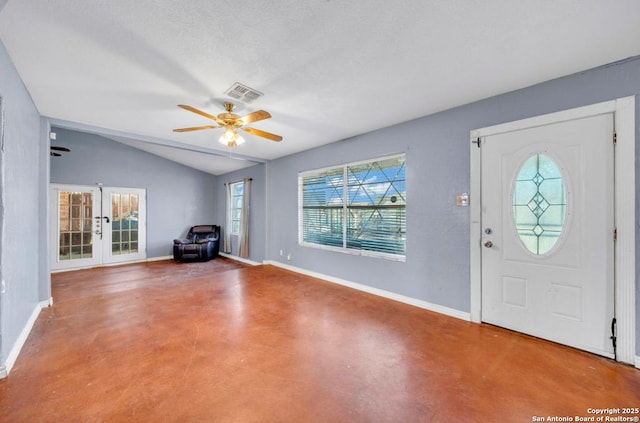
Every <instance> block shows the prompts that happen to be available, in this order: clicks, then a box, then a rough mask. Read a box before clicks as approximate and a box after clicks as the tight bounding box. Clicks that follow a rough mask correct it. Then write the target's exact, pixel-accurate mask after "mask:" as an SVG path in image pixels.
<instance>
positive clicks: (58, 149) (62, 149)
mask: <svg viewBox="0 0 640 423" xmlns="http://www.w3.org/2000/svg"><path fill="white" fill-rule="evenodd" d="M50 148H51V149H52V150H56V151H64V152H65V153H68V152H70V151H71V150H69V149H68V148H67V147H56V146H53V145H52V146H51V147H50Z"/></svg>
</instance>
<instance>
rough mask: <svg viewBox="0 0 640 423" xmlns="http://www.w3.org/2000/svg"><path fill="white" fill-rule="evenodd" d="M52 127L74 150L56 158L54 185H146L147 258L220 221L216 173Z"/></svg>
mask: <svg viewBox="0 0 640 423" xmlns="http://www.w3.org/2000/svg"><path fill="white" fill-rule="evenodd" d="M52 130H53V131H54V132H56V134H57V139H56V141H55V145H59V146H64V147H67V148H70V149H71V152H70V153H65V154H63V155H62V157H56V158H52V160H51V182H52V183H61V184H78V185H95V184H96V183H102V184H103V185H104V186H113V187H127V188H146V190H147V257H149V258H151V257H162V256H167V255H170V254H172V245H173V244H172V241H173V239H174V238H182V237H184V236H185V235H186V233H187V230H188V229H189V227H190V226H193V225H197V224H210V223H215V222H217V221H218V218H217V216H216V209H215V202H214V199H215V191H216V177H215V176H213V175H210V174H208V173H205V172H201V171H199V170H195V169H191V168H189V167H186V166H183V165H181V164H178V163H175V162H172V161H170V160H166V159H164V158H161V157H158V156H155V155H153V154H149V153H146V152H144V151H141V150H137V149H135V148H132V147H129V146H126V145H124V144H120V143H118V142H115V141H112V140H109V139H107V138H104V137H102V136H99V135H93V134H87V133H83V132H77V131H70V130H66V129H60V128H53V129H52Z"/></svg>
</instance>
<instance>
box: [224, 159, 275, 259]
mask: <svg viewBox="0 0 640 423" xmlns="http://www.w3.org/2000/svg"><path fill="white" fill-rule="evenodd" d="M245 178H253V181H252V183H251V207H250V212H249V260H253V261H256V262H259V263H261V262H262V261H264V260H265V258H266V251H265V248H266V239H265V237H266V235H267V232H266V218H267V216H268V215H267V208H266V165H264V164H258V165H255V166H251V167H248V168H245V169H241V170H238V171H235V172H231V173H227V174H225V175H224V176H219V177H218V181H217V189H216V192H217V193H218V196H217V200H216V216H218V217H219V220H218V223H217V224H218V225H220V226H222V231H224V230H225V229H226V228H225V215H226V210H225V208H226V200H225V198H226V196H225V193H226V191H225V187H224V184H225V183H229V182H232V183H233V182H240V181H242V180H244V179H245ZM221 247H222V245H221ZM220 251H222V248H221V249H220ZM231 254H233V255H237V254H238V239H237V237H236V236H232V237H231Z"/></svg>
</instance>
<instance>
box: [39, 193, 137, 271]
mask: <svg viewBox="0 0 640 423" xmlns="http://www.w3.org/2000/svg"><path fill="white" fill-rule="evenodd" d="M50 201H51V207H50V210H51V243H52V246H51V269H52V270H64V269H77V268H85V267H94V266H100V265H104V264H114V263H124V262H128V261H135V260H141V259H145V258H146V192H145V190H143V189H137V188H114V187H97V186H82V185H62V184H52V185H51V186H50Z"/></svg>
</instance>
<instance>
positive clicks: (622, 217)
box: [469, 96, 640, 368]
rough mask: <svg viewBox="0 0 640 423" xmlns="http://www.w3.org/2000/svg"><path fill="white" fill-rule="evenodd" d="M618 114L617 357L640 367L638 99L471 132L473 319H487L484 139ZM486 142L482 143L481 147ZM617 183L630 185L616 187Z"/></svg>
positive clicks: (615, 191) (616, 211) (616, 125)
mask: <svg viewBox="0 0 640 423" xmlns="http://www.w3.org/2000/svg"><path fill="white" fill-rule="evenodd" d="M606 113H613V114H614V129H615V132H616V134H617V143H616V147H615V149H614V163H615V173H614V209H615V212H614V219H615V224H616V228H617V240H616V242H615V244H614V249H615V253H614V257H615V258H614V274H615V281H614V291H615V292H614V299H615V300H614V301H615V313H616V322H617V328H616V329H617V330H616V335H617V359H618V361H620V362H623V363H628V364H634V365H635V366H636V367H637V368H640V357H639V358H636V355H635V347H636V336H635V335H636V317H635V316H636V309H635V307H636V292H635V284H636V274H635V265H636V257H635V250H636V248H635V211H636V205H635V198H636V194H635V96H629V97H624V98H619V99H616V100H611V101H606V102H602V103H596V104H592V105H589V106H584V107H578V108H575V109H569V110H565V111H561V112H556V113H550V114H546V115H541V116H536V117H532V118H528V119H522V120H518V121H514V122H508V123H504V124H499V125H494V126H489V127H485V128H480V129H475V130H472V131H471V133H470V138H471V143H470V147H469V148H470V150H469V151H470V165H471V169H470V178H471V180H470V182H471V185H470V198H469V200H470V201H469V213H470V221H469V224H470V248H469V251H470V258H471V269H470V273H471V321H473V322H477V323H481V321H482V253H481V249H482V244H481V237H482V219H481V210H482V192H481V166H482V162H481V159H482V158H481V154H480V151H481V148H482V138H483V137H486V136H490V135H497V134H503V133H507V132H513V131H518V130H522V129H528V128H533V127H538V126H545V125H549V124H553V123H559V122H565V121H569V120H574V119H580V118H586V117H590V116H596V115H601V114H606ZM478 143H480V145H478ZM616 181H624V182H623V183H616Z"/></svg>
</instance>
